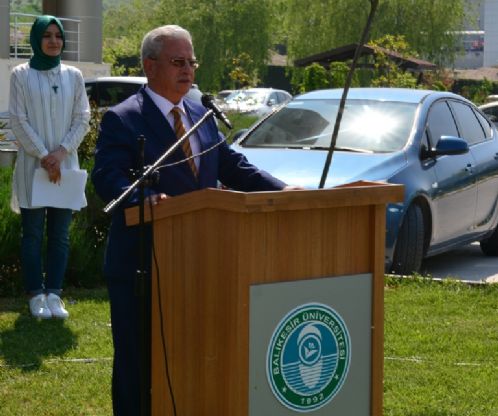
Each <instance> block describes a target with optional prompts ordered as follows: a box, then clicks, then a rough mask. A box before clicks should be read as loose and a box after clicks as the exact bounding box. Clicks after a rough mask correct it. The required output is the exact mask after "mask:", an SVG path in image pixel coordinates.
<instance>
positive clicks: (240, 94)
mask: <svg viewBox="0 0 498 416" xmlns="http://www.w3.org/2000/svg"><path fill="white" fill-rule="evenodd" d="M264 99H265V94H264V93H262V92H260V91H245V90H240V91H234V92H232V93H231V94H230V95H229V96H228V97H226V98H225V101H226V102H227V103H230V102H236V103H245V104H259V103H262V102H263V101H264Z"/></svg>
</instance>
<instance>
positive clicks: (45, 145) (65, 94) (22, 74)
mask: <svg viewBox="0 0 498 416" xmlns="http://www.w3.org/2000/svg"><path fill="white" fill-rule="evenodd" d="M30 44H31V48H32V49H33V55H32V57H31V59H30V61H29V62H26V63H23V64H20V65H18V66H16V67H15V68H14V69H13V70H12V74H11V79H10V101H9V112H10V122H11V126H12V131H13V133H14V135H15V136H16V139H17V142H18V145H19V149H18V153H17V159H16V165H15V168H14V177H13V184H12V199H11V205H12V209H13V210H14V211H16V212H19V211H20V213H21V222H22V237H21V265H22V274H23V279H24V285H25V290H26V292H27V294H28V296H29V297H30V300H29V307H30V311H31V314H32V315H33V316H35V317H37V318H43V319H47V318H51V317H55V318H60V319H65V318H67V317H68V316H69V314H68V312H67V310H66V309H65V306H64V303H63V302H62V300H61V298H60V295H61V292H62V282H63V278H64V273H65V271H66V265H67V260H68V255H69V225H70V223H71V217H72V210H71V209H70V208H60V207H59V208H55V207H51V206H44V207H40V206H34V205H33V203H32V194H33V178H34V175H35V170H36V169H37V168H42V169H44V170H45V171H46V173H47V176H48V180H49V181H50V182H53V183H58V182H59V181H60V180H61V172H63V171H64V169H78V168H79V163H78V154H77V149H78V146H79V145H80V143H81V141H82V140H83V138H84V136H85V134H86V132H87V130H88V125H89V119H90V107H89V104H88V98H87V95H86V91H85V84H84V81H83V77H82V74H81V72H80V71H79V70H78V69H77V68H75V67H72V66H68V65H64V64H62V63H61V53H62V51H63V49H64V45H65V36H64V29H63V27H62V24H61V22H60V21H59V19H57V18H56V17H54V16H47V15H45V16H39V17H37V18H36V20H35V22H34V23H33V26H32V27H31V32H30ZM47 205H50V204H47ZM45 222H46V228H47V233H46V234H47V244H46V261H45V262H43V261H42V247H43V240H44V234H45ZM44 266H45V274H44ZM44 277H45V278H44Z"/></svg>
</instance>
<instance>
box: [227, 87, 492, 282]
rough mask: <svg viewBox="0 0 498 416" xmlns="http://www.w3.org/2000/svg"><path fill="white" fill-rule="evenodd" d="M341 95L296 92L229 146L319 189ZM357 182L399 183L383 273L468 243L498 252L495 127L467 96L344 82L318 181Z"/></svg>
mask: <svg viewBox="0 0 498 416" xmlns="http://www.w3.org/2000/svg"><path fill="white" fill-rule="evenodd" d="M341 96H342V90H341V89H335V90H322V91H314V92H309V93H306V94H303V95H300V96H298V97H295V98H294V99H293V100H292V101H290V102H289V103H287V105H285V106H284V107H283V108H282V109H280V110H279V111H276V112H275V113H273V114H272V115H270V116H269V117H268V118H266V119H264V120H263V121H262V122H260V123H259V124H258V123H256V124H255V125H254V126H253V127H252V128H251V129H249V130H248V131H247V132H246V133H244V134H243V135H242V136H241V137H240V138H239V139H238V140H237V142H236V143H235V144H234V145H233V147H234V148H235V150H237V151H240V152H242V153H244V154H245V155H246V156H247V157H248V159H249V160H250V161H251V162H252V163H254V164H255V165H257V166H258V167H261V168H263V169H265V170H267V171H269V172H270V173H272V174H273V175H275V176H276V177H278V178H280V179H282V180H284V181H285V182H287V183H289V184H294V185H301V186H303V187H305V188H309V189H313V188H317V187H318V186H319V183H320V178H321V176H322V172H323V167H324V164H325V159H326V156H327V151H328V147H329V146H330V143H331V136H332V131H333V128H334V123H335V120H336V115H337V111H338V107H339V101H340V99H341ZM357 180H373V181H385V182H388V183H396V184H403V185H404V186H405V197H404V201H403V202H402V203H393V204H389V205H388V206H387V210H386V215H387V222H386V225H387V229H386V250H385V253H386V258H385V263H386V271H388V272H394V273H397V274H410V273H412V272H416V271H419V270H420V267H421V262H422V259H423V258H424V257H428V256H432V255H435V254H438V253H441V252H444V251H448V250H451V249H453V248H455V247H457V246H460V245H464V244H468V243H470V242H473V241H476V240H478V241H480V242H481V249H482V251H483V252H484V253H485V254H487V255H493V256H495V255H498V231H497V223H498V133H497V130H496V128H495V126H494V125H493V124H492V123H490V122H489V121H488V120H487V119H486V117H485V116H484V115H483V114H482V113H481V112H480V111H479V109H478V108H477V107H476V106H475V105H473V104H472V103H471V102H469V101H468V100H466V99H465V98H463V97H461V96H459V95H456V94H452V93H446V92H436V91H427V90H410V89H389V88H358V89H356V88H352V89H351V90H350V91H349V95H348V98H347V101H346V106H345V110H344V113H343V117H342V123H341V126H340V130H339V134H338V138H337V142H336V147H335V150H334V153H333V157H332V163H331V166H330V170H329V172H328V176H327V179H326V183H325V187H327V188H328V187H333V186H336V185H341V184H345V183H348V182H354V181H357Z"/></svg>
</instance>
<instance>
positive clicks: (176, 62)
mask: <svg viewBox="0 0 498 416" xmlns="http://www.w3.org/2000/svg"><path fill="white" fill-rule="evenodd" d="M169 61H170V62H171V65H173V66H176V67H177V68H183V67H185V66H186V65H187V64H188V66H190V68H193V69H197V68H199V61H198V60H197V59H185V58H172V59H170V60H169Z"/></svg>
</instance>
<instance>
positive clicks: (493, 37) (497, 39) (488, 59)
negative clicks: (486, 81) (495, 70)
mask: <svg viewBox="0 0 498 416" xmlns="http://www.w3.org/2000/svg"><path fill="white" fill-rule="evenodd" d="M484 7H485V11H484V31H485V33H484V62H483V66H496V65H498V24H497V22H498V1H497V0H486V3H485V5H484Z"/></svg>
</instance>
